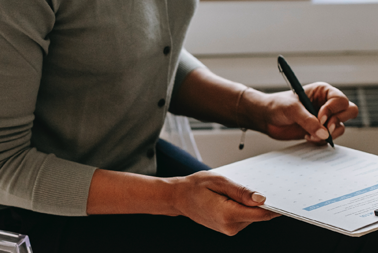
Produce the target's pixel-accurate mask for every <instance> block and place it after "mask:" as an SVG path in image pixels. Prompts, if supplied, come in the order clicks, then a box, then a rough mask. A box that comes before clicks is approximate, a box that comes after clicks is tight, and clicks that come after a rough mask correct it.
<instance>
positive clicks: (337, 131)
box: [330, 122, 345, 139]
mask: <svg viewBox="0 0 378 253" xmlns="http://www.w3.org/2000/svg"><path fill="white" fill-rule="evenodd" d="M331 127H332V128H331V129H330V130H332V133H331V134H332V138H333V139H336V138H337V137H339V136H341V135H343V134H344V132H345V126H344V124H343V123H342V122H340V123H338V124H336V126H335V128H334V127H333V126H331Z"/></svg>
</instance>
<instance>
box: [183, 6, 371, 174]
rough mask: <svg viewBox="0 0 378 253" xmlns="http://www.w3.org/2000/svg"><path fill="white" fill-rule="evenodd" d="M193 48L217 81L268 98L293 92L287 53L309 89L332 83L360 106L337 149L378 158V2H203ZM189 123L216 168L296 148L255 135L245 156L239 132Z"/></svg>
mask: <svg viewBox="0 0 378 253" xmlns="http://www.w3.org/2000/svg"><path fill="white" fill-rule="evenodd" d="M185 47H186V49H187V50H188V51H189V52H191V53H192V54H193V55H195V56H196V57H197V58H198V59H199V60H200V61H202V62H203V63H204V64H205V65H206V66H207V67H208V68H209V69H210V70H212V71H213V72H215V73H216V74H218V75H220V76H223V77H225V78H228V79H231V80H233V81H237V82H240V83H243V84H245V85H248V86H250V87H253V88H255V89H259V90H262V91H264V92H275V91H281V90H287V89H288V86H287V84H286V83H285V81H284V79H283V78H282V76H281V74H280V73H279V72H278V69H277V56H278V55H279V54H282V55H283V56H284V57H285V58H286V60H287V61H288V62H289V64H290V65H291V67H292V68H293V70H294V72H295V73H296V75H297V77H298V79H299V81H300V82H301V83H302V84H307V83H311V82H315V81H325V82H328V83H330V84H332V85H334V86H336V87H338V88H339V89H341V90H342V91H343V92H344V93H345V94H346V95H347V96H348V97H349V99H350V100H351V101H353V102H354V103H356V104H357V105H358V106H359V109H360V113H359V116H358V117H357V118H356V119H354V120H351V121H349V122H347V123H346V126H347V130H346V133H345V134H344V136H342V137H340V138H338V139H336V140H335V143H336V144H339V145H343V146H347V147H352V148H355V149H359V150H363V151H366V152H369V153H373V154H377V155H378V0H362V1H358V0H313V1H309V0H296V1H248V0H245V1H231V0H228V1H214V0H208V1H201V2H200V4H199V8H198V10H197V12H196V15H195V17H194V19H193V21H192V23H191V27H190V29H189V33H188V37H187V39H186V44H185ZM188 122H189V125H190V129H191V133H190V134H191V137H190V138H192V139H193V141H194V142H195V144H196V146H197V151H198V152H199V154H200V157H201V159H202V160H203V161H204V162H205V163H207V164H208V165H210V166H211V167H213V168H215V167H218V166H222V165H225V164H228V163H231V162H234V161H237V160H240V159H244V158H248V157H251V156H255V155H258V154H261V153H265V152H268V151H272V150H276V149H280V148H283V147H285V146H288V145H293V144H295V143H296V142H295V141H289V142H287V141H275V140H272V139H270V138H269V137H266V136H264V135H262V134H260V133H257V132H253V131H248V132H247V135H246V140H245V147H244V149H243V150H242V151H240V150H239V149H238V146H239V141H240V137H241V131H240V130H239V129H230V128H226V127H224V126H221V125H218V124H213V123H206V122H199V121H196V120H194V119H188ZM197 151H196V152H197ZM197 155H198V154H197Z"/></svg>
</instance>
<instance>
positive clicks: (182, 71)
mask: <svg viewBox="0 0 378 253" xmlns="http://www.w3.org/2000/svg"><path fill="white" fill-rule="evenodd" d="M200 67H203V68H206V66H205V65H203V64H202V62H200V61H199V60H198V59H197V58H195V57H194V56H193V55H191V54H190V53H189V52H188V51H186V50H185V49H182V50H181V54H180V59H179V65H178V68H177V73H176V78H175V84H174V87H173V92H172V97H174V96H175V95H176V93H177V92H178V90H179V89H180V87H181V85H182V83H183V82H184V80H185V78H186V76H187V75H188V74H189V73H190V72H192V71H193V70H194V69H196V68H200Z"/></svg>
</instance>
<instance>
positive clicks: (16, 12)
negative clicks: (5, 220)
mask: <svg viewBox="0 0 378 253" xmlns="http://www.w3.org/2000/svg"><path fill="white" fill-rule="evenodd" d="M48 2H49V3H50V4H49V3H48ZM51 5H52V4H51V2H50V1H46V0H36V1H30V0H17V1H0V48H1V55H0V101H1V106H0V204H1V205H3V206H15V207H20V208H24V209H29V210H33V211H37V212H42V213H50V214H57V215H66V216H83V215H86V205H87V198H88V192H89V187H90V183H91V180H92V175H93V173H94V171H95V169H96V168H94V167H91V166H87V165H83V164H79V163H75V162H71V161H68V160H63V159H60V158H57V157H56V156H55V155H53V154H46V153H42V152H39V151H38V150H37V149H36V148H34V147H33V146H32V145H31V142H30V139H31V134H32V126H33V120H34V117H35V116H34V110H35V105H36V101H37V95H38V89H39V85H40V80H41V75H42V62H43V57H44V55H46V54H47V53H48V47H49V43H50V42H49V39H48V33H49V32H50V31H51V30H52V28H53V26H54V22H55V13H54V10H53V8H52V6H51Z"/></svg>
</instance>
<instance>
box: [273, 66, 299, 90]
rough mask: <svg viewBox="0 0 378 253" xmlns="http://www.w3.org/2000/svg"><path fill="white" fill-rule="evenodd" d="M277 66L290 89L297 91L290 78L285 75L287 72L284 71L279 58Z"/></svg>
mask: <svg viewBox="0 0 378 253" xmlns="http://www.w3.org/2000/svg"><path fill="white" fill-rule="evenodd" d="M277 67H278V71H279V72H280V73H281V75H282V77H283V79H284V80H285V82H286V84H287V86H289V88H290V90H291V91H292V92H293V93H294V94H296V93H295V90H294V89H293V87H292V86H291V84H290V82H289V80H287V77H286V76H285V73H284V72H283V70H282V68H281V65H280V63H279V61H278V60H277Z"/></svg>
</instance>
